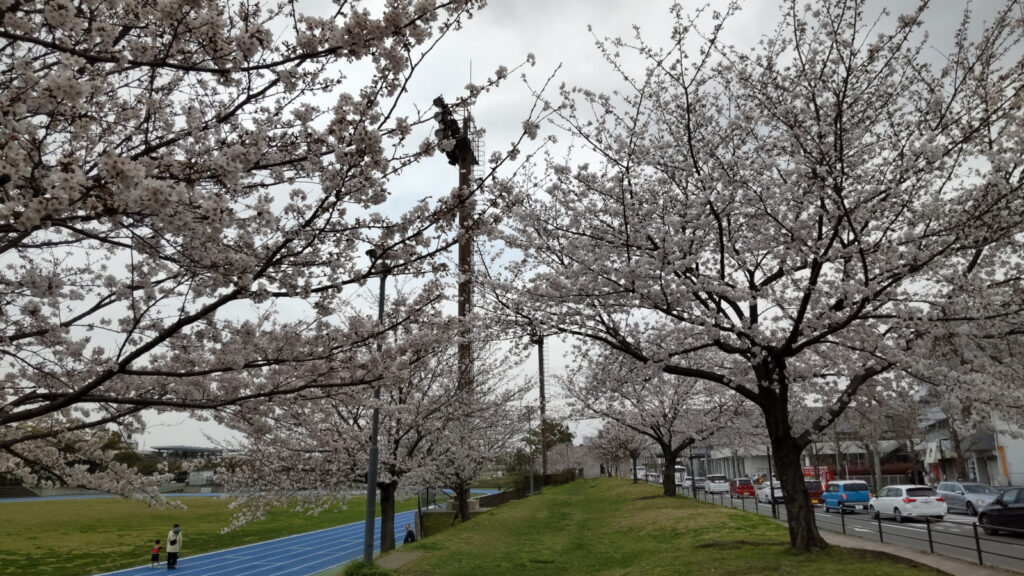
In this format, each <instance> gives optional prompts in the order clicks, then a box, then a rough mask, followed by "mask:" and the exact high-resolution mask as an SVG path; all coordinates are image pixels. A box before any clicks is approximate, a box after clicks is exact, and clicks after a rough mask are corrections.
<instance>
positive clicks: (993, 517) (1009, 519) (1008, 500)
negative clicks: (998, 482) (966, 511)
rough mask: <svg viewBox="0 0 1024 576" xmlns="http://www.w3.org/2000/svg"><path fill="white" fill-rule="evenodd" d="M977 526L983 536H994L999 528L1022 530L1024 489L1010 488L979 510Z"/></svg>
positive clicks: (1023, 521) (1023, 528)
mask: <svg viewBox="0 0 1024 576" xmlns="http://www.w3.org/2000/svg"><path fill="white" fill-rule="evenodd" d="M978 524H979V525H980V526H981V528H982V529H983V530H984V531H985V534H996V533H997V532H999V530H998V529H999V528H1012V529H1014V530H1024V488H1010V489H1009V490H1007V491H1006V492H1003V493H1002V494H1000V495H999V496H997V497H996V499H995V500H993V501H992V503H991V504H989V505H988V506H985V507H984V508H982V509H981V510H979V511H978Z"/></svg>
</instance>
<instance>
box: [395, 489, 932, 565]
mask: <svg viewBox="0 0 1024 576" xmlns="http://www.w3.org/2000/svg"><path fill="white" fill-rule="evenodd" d="M659 490H660V489H659V488H658V487H656V486H650V485H645V484H641V485H633V484H631V483H629V482H628V481H622V480H612V479H600V480H585V481H579V482H574V483H572V484H568V485H565V486H561V487H556V488H547V489H546V490H545V491H544V493H543V494H542V495H540V496H537V497H534V498H528V499H526V500H521V501H518V502H513V503H510V504H506V505H504V506H502V507H500V508H497V509H495V510H493V511H491V512H488V513H486V514H482V515H480V516H478V517H476V518H474V519H473V520H472V521H471V522H468V523H466V524H463V525H458V526H456V527H455V528H453V529H451V530H448V531H446V532H444V533H442V534H439V535H437V536H436V537H432V538H427V539H425V540H423V541H421V542H417V543H416V544H412V545H409V546H407V547H404V548H403V549H404V550H405V551H419V552H423V553H425V554H424V556H423V557H421V558H419V559H418V560H415V561H414V562H412V563H410V564H407V565H406V566H404V567H403V568H401V569H400V570H399V571H398V573H399V574H400V575H401V576H432V575H438V576H441V575H444V576H460V575H465V576H477V575H480V574H487V575H489V576H502V575H509V576H512V575H515V576H520V575H524V574H529V575H546V574H550V575H559V576H568V575H600V574H609V575H610V574H617V575H618V574H644V575H647V576H657V575H666V576H668V575H672V576H676V575H680V574H699V575H702V576H703V575H709V574H715V575H736V576H754V575H758V574H766V575H767V574H771V575H779V574H781V575H801V576H802V575H807V576H820V575H822V574H828V575H830V576H847V575H849V576H863V575H865V574H871V575H873V576H892V575H915V576H916V575H920V576H925V575H928V576H934V575H937V574H941V572H938V571H935V570H932V569H930V568H927V567H923V566H919V565H913V564H911V563H908V562H907V561H903V560H901V559H897V558H892V557H889V556H885V555H878V554H873V553H869V552H862V551H856V550H844V549H840V548H835V547H833V548H831V549H829V550H827V551H825V552H820V553H814V554H795V553H793V552H792V551H790V549H789V544H788V541H789V540H788V531H787V530H786V528H785V527H784V526H782V525H780V524H778V523H775V522H773V521H772V520H770V519H767V518H763V517H759V516H755V515H753V514H747V513H744V512H741V511H738V510H730V509H725V508H721V507H719V506H714V505H711V504H704V503H701V502H694V501H692V500H690V499H686V498H673V499H669V498H664V497H662V496H659V495H658V492H659Z"/></svg>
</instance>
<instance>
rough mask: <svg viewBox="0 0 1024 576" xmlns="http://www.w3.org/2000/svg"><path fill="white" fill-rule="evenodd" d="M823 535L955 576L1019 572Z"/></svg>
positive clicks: (830, 540) (840, 543)
mask: <svg viewBox="0 0 1024 576" xmlns="http://www.w3.org/2000/svg"><path fill="white" fill-rule="evenodd" d="M820 533H821V536H822V537H823V538H824V539H825V541H826V542H828V543H829V544H832V545H833V546H840V547H842V548H858V549H860V550H874V551H876V552H885V553H887V554H892V555H893V556H899V557H901V558H906V559H908V560H913V561H914V562H917V563H918V564H924V565H925V566H931V567H932V568H935V569H937V570H942V571H943V572H945V573H946V574H953V575H954V576H1008V575H1011V574H1017V572H1009V571H1007V570H1003V569H1001V568H992V567H989V566H978V565H977V564H971V563H969V562H964V561H963V560H957V559H956V558H950V557H948V556H942V555H939V554H929V553H927V552H921V551H918V550H913V549H910V548H904V547H903V546H894V545H892V544H884V543H882V542H875V541H872V540H867V539H865V538H857V537H854V536H844V535H842V534H837V533H834V532H828V531H825V530H822V531H821V532H820Z"/></svg>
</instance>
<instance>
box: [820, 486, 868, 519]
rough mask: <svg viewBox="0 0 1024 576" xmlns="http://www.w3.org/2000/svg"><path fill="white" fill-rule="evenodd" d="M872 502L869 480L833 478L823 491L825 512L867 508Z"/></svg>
mask: <svg viewBox="0 0 1024 576" xmlns="http://www.w3.org/2000/svg"><path fill="white" fill-rule="evenodd" d="M870 502H871V492H870V489H869V488H868V484H867V482H864V481H862V480H833V481H832V482H829V483H828V486H826V487H825V491H824V492H822V493H821V503H822V504H823V505H824V506H825V512H831V511H832V510H839V512H840V513H843V512H853V511H854V510H867V509H868V504H869V503H870Z"/></svg>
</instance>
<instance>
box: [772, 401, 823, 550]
mask: <svg viewBox="0 0 1024 576" xmlns="http://www.w3.org/2000/svg"><path fill="white" fill-rule="evenodd" d="M775 400H776V401H775V402H773V403H772V404H771V405H766V406H761V409H762V411H763V412H764V415H765V423H766V424H767V425H768V437H769V439H770V441H771V444H772V456H773V458H774V460H775V474H776V475H777V476H778V478H779V483H781V484H782V500H783V502H784V503H785V505H786V516H787V517H788V519H789V543H790V545H791V546H792V547H793V549H795V550H797V551H800V552H809V551H811V550H822V549H825V548H828V544H827V543H826V542H825V539H824V538H822V537H821V534H819V533H818V526H817V524H815V522H814V508H813V507H812V506H811V500H810V497H809V496H808V494H807V485H806V484H805V483H804V472H803V466H802V465H801V462H800V456H801V454H802V453H803V451H804V448H805V446H804V445H802V444H801V443H800V442H799V441H798V440H797V439H796V438H794V437H793V432H792V428H791V427H790V424H789V410H788V407H787V406H786V405H785V404H784V400H782V399H780V398H776V399H775ZM768 481H769V482H770V481H771V479H770V478H769V480H768Z"/></svg>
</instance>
